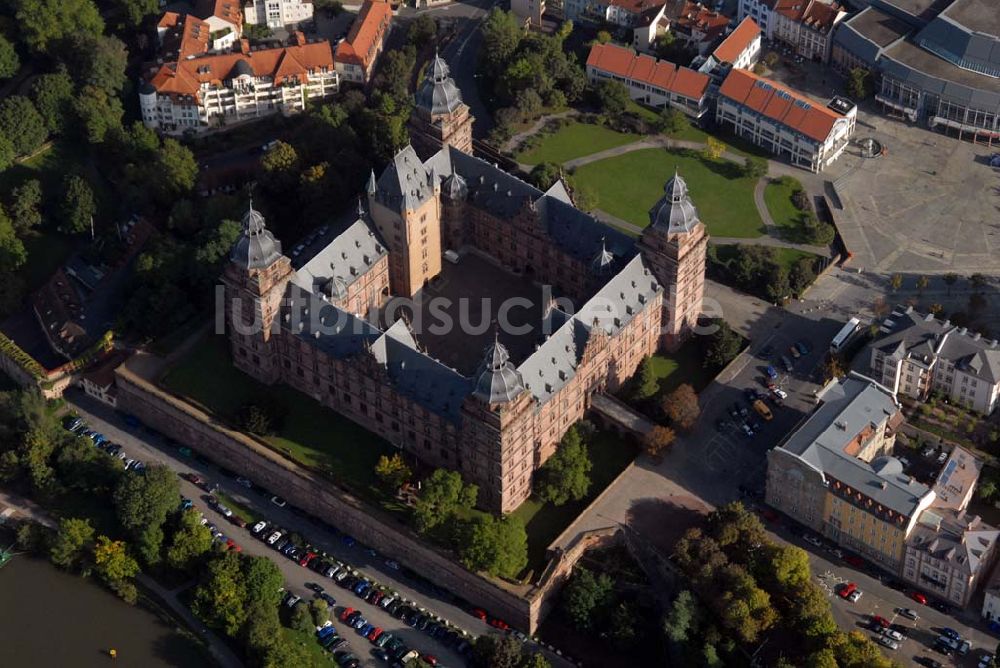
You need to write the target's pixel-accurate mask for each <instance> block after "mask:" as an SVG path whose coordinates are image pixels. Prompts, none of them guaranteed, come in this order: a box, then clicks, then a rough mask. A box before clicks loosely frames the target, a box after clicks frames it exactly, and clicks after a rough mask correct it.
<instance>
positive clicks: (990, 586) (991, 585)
mask: <svg viewBox="0 0 1000 668" xmlns="http://www.w3.org/2000/svg"><path fill="white" fill-rule="evenodd" d="M982 616H983V619H985V620H986V621H988V622H996V623H998V624H1000V566H998V567H996V568H994V569H993V574H992V575H991V576H990V579H989V581H988V582H987V583H986V586H985V587H983V611H982ZM990 627H991V630H992V628H993V624H990Z"/></svg>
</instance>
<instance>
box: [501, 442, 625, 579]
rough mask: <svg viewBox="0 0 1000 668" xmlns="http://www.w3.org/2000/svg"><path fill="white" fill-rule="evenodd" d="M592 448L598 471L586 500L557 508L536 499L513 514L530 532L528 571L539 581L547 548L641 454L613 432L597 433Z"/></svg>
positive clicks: (591, 454) (590, 445)
mask: <svg viewBox="0 0 1000 668" xmlns="http://www.w3.org/2000/svg"><path fill="white" fill-rule="evenodd" d="M588 445H589V449H590V460H591V462H593V464H594V467H593V469H591V471H590V493H589V494H588V495H587V497H586V498H584V499H582V500H580V501H570V502H569V503H566V504H563V505H562V506H553V505H552V504H547V503H543V502H542V501H541V500H539V499H538V498H537V497H535V496H532V497H531V498H529V499H528V500H527V501H525V502H524V503H522V504H521V506H520V507H519V508H518V509H517V510H515V511H514V513H513V515H514V516H515V517H519V518H521V520H522V521H523V522H524V526H525V529H526V530H527V532H528V567H527V569H526V570H533V571H534V576H535V577H537V576H538V575H539V573H541V569H542V568H544V567H545V550H546V548H548V546H549V545H550V544H551V543H552V541H554V540H555V539H556V538H557V537H558V536H559V534H561V533H562V532H563V531H564V530H565V529H566V527H568V526H569V525H570V524H571V523H572V522H573V520H575V519H576V518H577V517H578V516H579V515H580V513H581V512H583V510H584V509H585V508H586V507H587V505H589V504H590V502H591V501H593V500H594V499H595V498H596V497H597V495H598V494H600V493H601V492H603V491H604V489H605V488H606V487H607V486H608V485H609V484H611V481H612V480H614V479H615V477H616V476H617V475H618V474H619V473H621V472H622V471H623V470H624V469H625V467H626V466H628V465H629V464H630V463H631V462H632V460H634V459H635V456H636V454H638V449H637V448H636V446H635V445H634V444H633V443H632V442H631V441H628V440H626V439H624V438H622V437H620V436H618V435H616V434H613V433H611V432H605V431H599V432H596V433H595V434H594V435H593V437H591V439H590V442H589V444H588Z"/></svg>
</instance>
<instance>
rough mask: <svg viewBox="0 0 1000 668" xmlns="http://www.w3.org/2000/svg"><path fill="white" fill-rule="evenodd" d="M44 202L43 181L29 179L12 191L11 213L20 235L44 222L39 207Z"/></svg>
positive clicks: (15, 227)
mask: <svg viewBox="0 0 1000 668" xmlns="http://www.w3.org/2000/svg"><path fill="white" fill-rule="evenodd" d="M41 204H42V183H41V181H39V180H38V179H28V180H27V181H24V182H23V183H21V184H20V185H18V186H15V187H14V189H13V190H12V191H11V202H10V214H11V218H12V221H11V222H12V223H13V224H14V229H15V230H16V231H17V233H18V235H22V236H23V235H24V234H26V233H27V232H30V231H31V230H33V229H34V228H36V227H38V225H39V223H41V222H42V214H41V212H40V211H39V209H38V207H39V206H41Z"/></svg>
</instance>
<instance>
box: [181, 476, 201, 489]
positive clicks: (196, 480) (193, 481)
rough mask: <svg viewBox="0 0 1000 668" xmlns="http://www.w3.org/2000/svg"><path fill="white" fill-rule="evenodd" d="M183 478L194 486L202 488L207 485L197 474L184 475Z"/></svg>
mask: <svg viewBox="0 0 1000 668" xmlns="http://www.w3.org/2000/svg"><path fill="white" fill-rule="evenodd" d="M181 477H182V478H184V479H185V480H187V481H188V482H189V483H191V484H192V485H198V486H199V487H201V486H202V485H204V484H205V480H204V479H203V478H202V477H201V476H200V475H198V474H197V473H182V474H181Z"/></svg>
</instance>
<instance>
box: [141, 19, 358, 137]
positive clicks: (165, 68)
mask: <svg viewBox="0 0 1000 668" xmlns="http://www.w3.org/2000/svg"><path fill="white" fill-rule="evenodd" d="M189 20H190V19H188V21H189ZM185 23H187V21H185ZM240 47H241V49H240V51H238V52H235V53H219V54H211V53H204V54H202V55H197V54H195V53H191V54H190V55H188V56H186V57H180V56H179V57H178V58H177V60H171V61H168V62H165V63H163V64H161V65H158V66H154V67H153V68H152V69H150V70H147V72H146V76H145V81H144V83H143V84H142V85H141V86H140V88H139V107H140V110H141V112H142V121H143V123H144V124H145V125H146V127H148V128H152V129H156V130H159V131H161V132H163V133H166V134H183V133H185V132H193V133H198V132H204V131H206V130H209V129H212V128H220V127H224V126H226V125H230V124H233V123H238V122H241V121H247V120H252V119H256V118H261V117H264V116H268V115H271V114H276V113H283V114H292V113H296V112H299V111H302V110H303V109H304V108H305V105H306V102H307V101H308V100H313V99H323V98H328V97H331V96H333V95H334V94H335V93H336V92H337V91H338V90H339V79H338V76H337V72H336V71H335V69H334V63H333V53H332V51H331V50H330V43H329V42H328V41H326V40H325V39H324V40H317V41H313V42H307V41H306V39H305V37H304V36H303V34H302V33H301V32H296V33H294V34H293V35H292V43H291V44H289V45H288V46H285V47H279V48H267V49H256V50H254V49H251V48H250V45H249V43H248V42H247V41H246V40H242V41H241V42H240ZM189 48H190V47H188V46H187V45H186V43H184V44H182V45H181V47H180V48H179V51H178V53H179V54H180V53H184V52H186V51H187V50H188V49H189Z"/></svg>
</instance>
